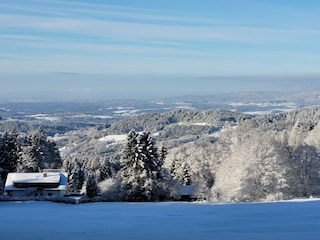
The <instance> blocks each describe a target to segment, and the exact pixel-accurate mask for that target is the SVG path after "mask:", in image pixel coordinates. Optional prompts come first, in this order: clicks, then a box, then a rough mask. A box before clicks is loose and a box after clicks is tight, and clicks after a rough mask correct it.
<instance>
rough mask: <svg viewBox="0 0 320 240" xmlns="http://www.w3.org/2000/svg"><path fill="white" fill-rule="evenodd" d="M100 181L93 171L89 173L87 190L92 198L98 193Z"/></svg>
mask: <svg viewBox="0 0 320 240" xmlns="http://www.w3.org/2000/svg"><path fill="white" fill-rule="evenodd" d="M98 191H99V189H98V183H97V179H96V177H95V175H94V174H93V173H90V174H89V175H88V179H87V185H86V192H87V196H88V197H90V198H93V197H94V196H97V195H98Z"/></svg>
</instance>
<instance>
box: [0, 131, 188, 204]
mask: <svg viewBox="0 0 320 240" xmlns="http://www.w3.org/2000/svg"><path fill="white" fill-rule="evenodd" d="M166 155H167V150H166V148H165V147H164V146H162V147H161V148H160V149H158V148H157V147H156V143H155V140H154V139H153V138H152V137H151V133H150V132H141V133H138V132H136V131H134V130H131V131H130V132H129V133H128V135H127V141H126V144H125V145H124V146H123V149H122V153H121V158H120V159H118V160H113V161H109V160H106V159H104V160H103V161H101V159H102V158H101V156H95V157H96V158H95V159H87V158H86V157H85V156H84V157H81V156H79V155H78V154H75V155H69V156H67V157H65V158H64V159H62V158H61V156H60V152H59V150H58V148H57V146H56V143H55V142H54V141H53V140H50V139H48V137H47V136H46V135H45V134H44V133H43V131H42V130H41V129H38V130H36V131H32V132H30V133H28V134H27V135H26V136H25V137H24V138H21V137H20V135H19V133H18V132H17V131H16V130H14V131H12V132H10V133H9V132H5V133H4V134H3V136H2V137H1V141H0V169H1V179H2V181H1V187H3V184H4V182H5V179H6V176H7V174H8V173H9V172H39V171H41V170H43V169H62V170H63V171H66V172H67V173H68V178H69V179H68V182H69V184H68V191H69V192H76V193H81V192H85V193H86V194H87V196H89V197H94V196H96V195H98V193H99V192H103V193H104V196H105V197H106V198H109V199H110V200H117V201H119V200H120V201H156V200H164V199H166V200H168V199H175V198H176V196H177V194H175V192H176V191H177V189H174V186H176V184H177V182H181V183H183V184H191V181H185V178H187V177H184V176H181V175H183V174H185V175H186V176H188V174H189V173H188V172H187V169H181V171H182V172H179V167H180V168H181V166H178V164H176V165H175V166H172V169H171V170H170V171H168V170H167V169H166V168H164V167H163V164H164V160H165V157H166ZM110 180H112V181H113V183H112V188H111V189H110V188H108V189H104V191H103V189H101V188H100V186H99V185H101V186H102V188H103V186H105V184H104V183H105V182H106V181H107V182H108V181H110ZM109 194H110V195H111V196H108V195H109Z"/></svg>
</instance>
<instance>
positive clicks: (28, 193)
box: [8, 188, 65, 197]
mask: <svg viewBox="0 0 320 240" xmlns="http://www.w3.org/2000/svg"><path fill="white" fill-rule="evenodd" d="M64 193H65V191H63V190H46V189H42V190H39V189H36V188H27V189H25V190H19V191H17V190H12V191H8V195H10V196H12V197H63V196H64Z"/></svg>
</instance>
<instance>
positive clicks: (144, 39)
mask: <svg viewBox="0 0 320 240" xmlns="http://www.w3.org/2000/svg"><path fill="white" fill-rule="evenodd" d="M319 12H320V2H319V1H312V0H309V1H296V0H290V1H289V0H287V1H286V0H283V1H279V0H268V1H267V0H265V1H264V0H261V1H259V0H255V1H254V0H247V1H246V0H242V1H238V0H177V1H172V0H170V1H169V0H161V1H150V0H134V1H133V0H126V1H125V0H113V1H111V0H105V1H103V0H92V1H84V0H82V1H71V0H58V1H56V0H15V1H11V0H2V1H0V81H1V88H0V94H1V95H2V97H13V96H15V97H17V96H26V97H59V98H61V97H62V98H72V97H75V98H81V97H83V98H97V97H99V98H108V97H111V98H115V97H117V98H118V97H126V96H128V97H149V96H173V95H183V94H190V93H195V94H198V93H201V94H211V93H216V92H221V91H244V90H284V89H288V88H289V89H292V90H299V89H313V88H315V87H317V88H320V86H319V83H318V79H320V71H319V63H320V15H319Z"/></svg>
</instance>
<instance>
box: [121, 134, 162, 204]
mask: <svg viewBox="0 0 320 240" xmlns="http://www.w3.org/2000/svg"><path fill="white" fill-rule="evenodd" d="M161 166H162V162H161V161H160V160H159V158H158V153H157V149H156V147H155V145H154V142H153V140H152V138H151V134H150V133H148V132H143V133H141V134H137V133H136V132H135V131H131V132H130V133H129V134H128V137H127V143H126V146H125V148H124V151H123V157H122V159H121V179H122V180H121V181H122V190H123V197H124V200H126V201H151V200H155V199H156V198H157V190H158V181H159V179H160V175H161V173H160V170H161Z"/></svg>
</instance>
